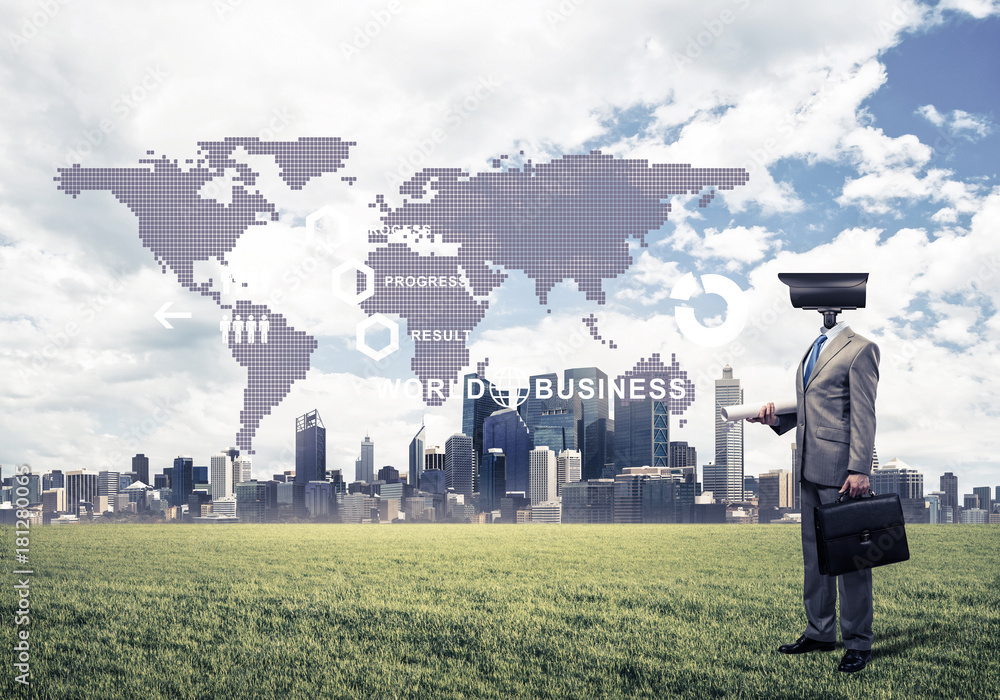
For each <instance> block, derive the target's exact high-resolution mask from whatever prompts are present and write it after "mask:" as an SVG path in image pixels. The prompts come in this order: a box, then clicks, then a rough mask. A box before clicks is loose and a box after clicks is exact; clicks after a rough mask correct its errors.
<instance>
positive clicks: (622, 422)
mask: <svg viewBox="0 0 1000 700" xmlns="http://www.w3.org/2000/svg"><path fill="white" fill-rule="evenodd" d="M668 410H669V409H668V405H667V402H666V401H659V400H654V399H650V398H644V399H627V398H619V397H617V396H616V397H615V433H614V436H615V437H614V440H615V471H616V472H618V473H621V472H622V470H624V469H630V468H639V467H667V466H669V462H670V421H669V418H668ZM584 478H587V476H586V469H584ZM591 478H594V477H591Z"/></svg>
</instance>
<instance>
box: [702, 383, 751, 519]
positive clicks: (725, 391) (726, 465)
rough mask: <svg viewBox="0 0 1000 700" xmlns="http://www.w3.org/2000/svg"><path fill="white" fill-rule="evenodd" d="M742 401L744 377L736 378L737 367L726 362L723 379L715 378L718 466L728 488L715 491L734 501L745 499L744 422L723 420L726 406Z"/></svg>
mask: <svg viewBox="0 0 1000 700" xmlns="http://www.w3.org/2000/svg"><path fill="white" fill-rule="evenodd" d="M741 403H743V389H742V388H740V380H739V379H736V378H734V377H733V368H732V367H730V366H729V365H726V366H725V367H723V368H722V379H716V380H715V466H716V469H725V474H726V479H725V491H724V492H722V493H719V492H714V491H713V493H715V498H716V499H717V500H718V499H720V498H724V499H726V500H728V501H730V502H733V503H735V502H737V501H742V500H743V421H731V422H730V421H726V420H723V418H722V409H723V407H725V406H735V405H737V404H741ZM717 486H718V484H717ZM705 489H706V490H708V486H706V487H705Z"/></svg>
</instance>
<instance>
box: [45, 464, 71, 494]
mask: <svg viewBox="0 0 1000 700" xmlns="http://www.w3.org/2000/svg"><path fill="white" fill-rule="evenodd" d="M46 476H47V477H49V483H48V487H49V488H45V486H46V484H45V479H44V477H43V478H42V489H43V490H45V491H48V490H49V489H62V488H66V477H65V476H64V475H63V473H62V469H53V470H52V471H51V472H49V473H48V474H46Z"/></svg>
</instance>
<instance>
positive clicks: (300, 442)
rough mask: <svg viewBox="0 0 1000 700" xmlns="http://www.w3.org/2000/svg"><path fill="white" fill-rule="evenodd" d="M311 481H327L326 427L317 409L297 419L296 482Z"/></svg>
mask: <svg viewBox="0 0 1000 700" xmlns="http://www.w3.org/2000/svg"><path fill="white" fill-rule="evenodd" d="M310 481H326V427H325V426H324V425H323V419H322V418H320V415H319V411H316V410H312V411H310V412H309V413H306V414H305V415H302V416H299V417H298V418H297V419H296V420H295V483H297V484H305V483H308V482H310ZM303 493H304V492H303ZM295 505H296V506H299V505H300V504H295ZM301 505H302V506H303V507H304V504H301Z"/></svg>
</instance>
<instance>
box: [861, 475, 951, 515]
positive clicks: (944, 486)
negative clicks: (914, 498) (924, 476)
mask: <svg viewBox="0 0 1000 700" xmlns="http://www.w3.org/2000/svg"><path fill="white" fill-rule="evenodd" d="M940 488H941V490H942V491H944V506H946V507H948V508H951V511H952V514H953V515H954V522H956V523H957V522H958V520H959V519H958V515H959V509H960V508H961V505H962V504H961V503H959V502H958V477H957V476H956V475H954V474H952V473H951V472H945V473H944V474H943V475H942V476H941V485H940ZM876 493H877V492H876Z"/></svg>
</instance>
